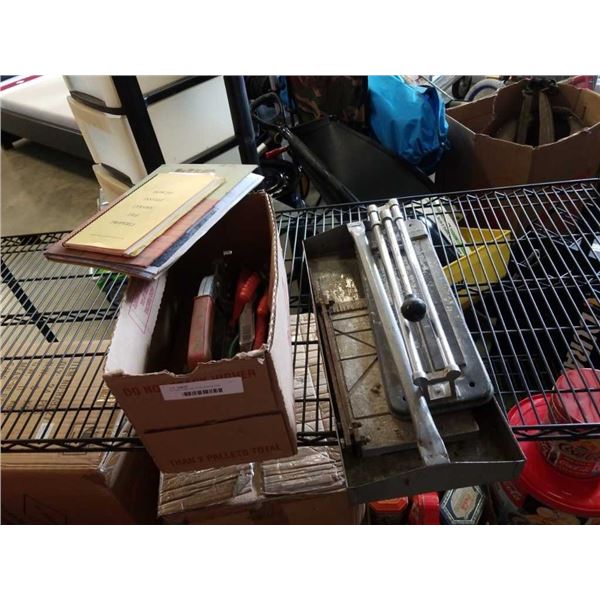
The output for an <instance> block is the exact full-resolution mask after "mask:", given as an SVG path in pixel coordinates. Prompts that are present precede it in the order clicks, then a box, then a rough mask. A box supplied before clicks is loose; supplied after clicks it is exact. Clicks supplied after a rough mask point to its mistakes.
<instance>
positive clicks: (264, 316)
mask: <svg viewBox="0 0 600 600" xmlns="http://www.w3.org/2000/svg"><path fill="white" fill-rule="evenodd" d="M268 326H269V290H268V289H267V291H266V292H265V293H264V294H263V297H262V298H261V299H260V301H259V303H258V306H257V307H256V323H255V327H254V345H253V346H252V350H258V349H259V348H260V347H261V346H262V345H263V344H264V343H265V342H266V341H267V330H268Z"/></svg>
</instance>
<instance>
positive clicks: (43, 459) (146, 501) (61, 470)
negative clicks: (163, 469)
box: [2, 451, 158, 525]
mask: <svg viewBox="0 0 600 600" xmlns="http://www.w3.org/2000/svg"><path fill="white" fill-rule="evenodd" d="M157 485H158V471H157V469H156V467H155V466H154V464H153V463H152V461H151V460H150V457H149V456H148V455H147V454H146V453H145V452H144V451H134V452H82V453H67V452H50V453H39V454H38V453H19V454H17V453H14V454H13V453H3V454H2V522H3V523H14V524H16V523H26V524H37V525H45V524H63V525H71V524H91V525H93V524H107V525H111V524H114V525H127V524H136V523H153V522H154V521H155V519H156V512H155V511H156V486H157Z"/></svg>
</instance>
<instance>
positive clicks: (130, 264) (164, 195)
mask: <svg viewBox="0 0 600 600" xmlns="http://www.w3.org/2000/svg"><path fill="white" fill-rule="evenodd" d="M255 168H256V167H255V166H254V165H165V166H163V167H160V168H159V169H157V170H156V171H154V172H153V173H151V174H150V175H149V176H148V177H147V178H146V179H144V180H143V181H142V182H140V183H139V184H137V185H136V186H134V187H133V188H132V189H131V190H130V191H128V192H127V193H126V194H125V195H123V196H121V197H120V198H118V199H117V200H115V201H114V202H112V203H111V204H109V205H108V206H107V207H106V208H105V209H104V210H103V211H102V212H100V213H98V214H96V215H94V216H93V217H92V218H91V219H88V220H87V221H86V222H85V223H83V224H82V225H80V226H79V227H77V229H75V230H74V231H72V232H71V233H69V234H68V235H66V236H65V237H64V238H63V239H61V240H60V241H59V242H56V243H55V244H53V245H52V246H50V247H49V248H48V249H47V250H46V252H45V255H46V257H47V258H48V259H50V260H55V261H58V262H66V263H71V264H77V265H84V266H91V267H100V268H104V269H109V270H111V271H116V272H119V273H124V274H126V275H131V276H133V277H140V278H142V279H155V278H156V277H158V276H159V275H160V274H161V273H162V272H163V271H165V270H166V269H168V268H169V267H170V266H171V265H172V264H173V263H174V262H175V261H176V260H177V259H178V258H179V257H180V256H181V255H182V254H184V253H185V252H186V251H187V250H188V249H189V248H190V247H191V246H192V245H193V244H195V243H196V242H197V241H198V240H199V239H200V238H201V237H202V236H203V235H204V234H205V233H206V232H207V231H208V230H209V229H210V228H211V227H212V226H213V225H214V224H215V223H216V222H217V221H218V220H219V219H221V218H222V217H223V215H225V214H226V213H227V212H228V211H229V210H230V209H231V208H233V207H234V206H235V205H236V204H237V203H238V202H239V201H240V200H241V199H242V198H244V196H246V195H247V194H248V193H249V192H250V191H252V190H253V189H254V188H255V187H256V186H257V185H258V184H259V183H260V182H261V180H262V179H263V178H262V177H261V176H260V175H256V174H254V173H253V172H252V171H253V170H254V169H255Z"/></svg>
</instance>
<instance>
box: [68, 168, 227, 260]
mask: <svg viewBox="0 0 600 600" xmlns="http://www.w3.org/2000/svg"><path fill="white" fill-rule="evenodd" d="M221 183H223V178H220V177H217V176H216V174H215V173H158V174H157V175H155V176H154V177H153V178H152V179H150V180H149V181H148V182H147V183H145V184H144V185H142V186H141V187H139V188H138V189H136V190H135V191H133V192H132V193H131V194H128V195H126V196H125V197H124V198H123V199H122V200H120V201H119V202H117V203H116V204H115V205H114V206H112V207H111V208H109V209H107V210H106V211H105V212H104V213H102V214H100V215H99V216H98V218H96V219H95V220H94V221H92V222H91V223H90V224H89V225H88V226H87V227H84V228H83V229H82V230H81V231H79V232H78V233H76V234H75V235H73V236H72V237H71V238H69V239H68V240H66V241H65V242H64V245H65V246H66V247H68V248H76V249H81V250H94V251H96V252H106V253H108V254H132V251H131V250H130V249H134V250H135V252H133V253H134V254H136V253H137V252H139V251H140V249H141V248H140V246H142V247H145V246H146V245H148V244H149V243H150V242H151V241H153V240H154V239H156V237H158V236H159V235H160V234H161V233H162V232H163V231H165V229H166V228H167V227H168V226H170V225H171V224H172V223H174V222H175V221H176V220H177V219H179V218H181V217H182V216H183V215H184V214H185V213H186V212H188V211H189V210H191V209H192V208H193V207H194V206H196V205H197V204H198V203H199V202H201V201H202V200H203V199H204V198H206V196H208V194H210V193H211V192H212V191H214V190H215V189H216V188H217V187H219V185H221Z"/></svg>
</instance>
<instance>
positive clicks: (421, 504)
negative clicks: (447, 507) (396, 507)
mask: <svg viewBox="0 0 600 600" xmlns="http://www.w3.org/2000/svg"><path fill="white" fill-rule="evenodd" d="M408 521H409V523H411V524H412V525H439V524H440V499H439V497H438V495H437V492H427V493H425V494H417V495H416V496H413V497H412V507H411V509H410V514H409V517H408Z"/></svg>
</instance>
